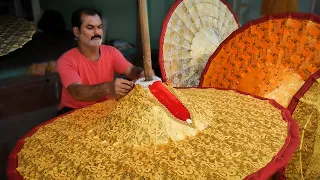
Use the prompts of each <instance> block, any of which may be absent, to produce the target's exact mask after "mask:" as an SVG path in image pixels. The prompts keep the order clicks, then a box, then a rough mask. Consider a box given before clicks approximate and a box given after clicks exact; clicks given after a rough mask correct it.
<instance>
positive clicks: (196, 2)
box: [159, 0, 239, 87]
mask: <svg viewBox="0 0 320 180" xmlns="http://www.w3.org/2000/svg"><path fill="white" fill-rule="evenodd" d="M238 28H239V23H238V20H237V18H236V17H235V15H234V13H233V12H232V10H231V9H230V7H229V6H228V5H227V3H226V2H225V1H223V0H222V1H220V0H177V1H176V2H175V4H174V5H173V6H172V7H171V9H170V11H169V13H168V15H167V17H166V19H165V21H164V23H163V27H162V32H161V37H160V52H159V55H160V58H159V64H160V68H161V74H162V78H163V80H164V81H171V82H172V83H173V86H176V87H192V86H197V85H198V83H199V79H200V75H201V72H202V70H203V68H204V66H205V64H206V63H207V60H208V58H209V57H210V55H211V54H212V53H213V52H214V51H215V50H216V48H217V47H218V46H219V44H220V43H221V42H222V41H223V40H224V39H225V38H227V37H228V36H229V34H230V33H232V32H233V31H234V30H236V29H238Z"/></svg>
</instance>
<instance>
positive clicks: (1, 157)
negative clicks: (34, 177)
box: [0, 106, 57, 180]
mask: <svg viewBox="0 0 320 180" xmlns="http://www.w3.org/2000/svg"><path fill="white" fill-rule="evenodd" d="M56 112H57V107H56V106H54V107H49V108H44V109H41V110H38V111H35V112H29V113H26V114H23V115H20V116H15V117H9V118H6V119H0V179H1V180H2V179H4V180H5V179H6V176H5V170H6V166H7V158H8V154H9V153H10V151H11V150H12V148H13V147H14V146H15V144H16V142H17V141H18V140H19V139H20V138H21V137H23V136H24V135H25V134H26V133H27V132H29V131H30V130H31V129H32V128H34V127H35V126H37V125H38V124H40V123H43V122H45V121H47V120H49V119H51V118H53V117H55V115H56Z"/></svg>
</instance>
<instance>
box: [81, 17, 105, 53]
mask: <svg viewBox="0 0 320 180" xmlns="http://www.w3.org/2000/svg"><path fill="white" fill-rule="evenodd" d="M81 20H82V24H81V28H80V30H79V35H78V39H79V42H80V43H82V44H84V45H86V46H90V47H96V46H100V45H101V42H102V36H103V31H102V24H101V19H100V17H99V15H98V14H96V15H94V16H91V15H86V14H82V16H81Z"/></svg>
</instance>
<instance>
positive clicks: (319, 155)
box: [286, 79, 320, 180]
mask: <svg viewBox="0 0 320 180" xmlns="http://www.w3.org/2000/svg"><path fill="white" fill-rule="evenodd" d="M293 118H294V119H295V120H296V121H298V123H299V126H300V137H301V144H300V148H299V150H297V151H296V152H295V154H294V156H293V158H292V160H291V162H290V163H289V164H288V167H287V168H286V177H287V179H289V180H290V179H292V180H294V179H305V180H315V179H319V177H320V79H318V80H317V81H315V82H314V84H313V85H312V87H311V88H310V89H309V90H308V92H307V93H306V94H305V95H304V96H303V97H302V98H301V99H300V102H299V103H298V106H297V107H296V109H295V111H294V112H293Z"/></svg>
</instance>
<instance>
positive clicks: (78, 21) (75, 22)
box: [72, 8, 101, 29]
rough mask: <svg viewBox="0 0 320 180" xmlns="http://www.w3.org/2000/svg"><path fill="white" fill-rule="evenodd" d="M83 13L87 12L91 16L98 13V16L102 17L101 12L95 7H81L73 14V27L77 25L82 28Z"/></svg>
mask: <svg viewBox="0 0 320 180" xmlns="http://www.w3.org/2000/svg"><path fill="white" fill-rule="evenodd" d="M82 14H86V15H90V16H94V15H96V14H98V16H99V17H100V18H101V13H100V12H98V11H97V10H95V9H93V8H80V9H77V10H75V11H74V12H73V14H72V27H77V28H79V29H80V27H81V24H82V20H81V15H82Z"/></svg>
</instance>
